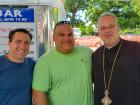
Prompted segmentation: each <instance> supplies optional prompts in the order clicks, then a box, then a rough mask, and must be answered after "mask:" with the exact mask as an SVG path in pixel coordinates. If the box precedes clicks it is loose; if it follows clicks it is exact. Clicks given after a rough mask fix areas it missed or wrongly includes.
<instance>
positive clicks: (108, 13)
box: [98, 12, 118, 27]
mask: <svg viewBox="0 0 140 105" xmlns="http://www.w3.org/2000/svg"><path fill="white" fill-rule="evenodd" d="M104 16H112V17H114V19H115V21H116V23H117V25H118V20H117V17H116V15H115V14H113V13H111V12H103V13H102V14H101V15H100V16H99V18H98V27H99V21H100V19H101V18H102V17H104Z"/></svg>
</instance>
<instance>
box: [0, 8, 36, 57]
mask: <svg viewBox="0 0 140 105" xmlns="http://www.w3.org/2000/svg"><path fill="white" fill-rule="evenodd" d="M29 14H30V15H29ZM34 17H35V16H34V8H16V9H14V8H13V9H11V8H5V9H4V8H2V9H0V24H1V25H0V55H2V54H6V53H7V52H8V34H9V31H10V30H12V29H15V28H26V29H28V30H29V31H30V32H31V33H32V35H33V39H32V43H31V47H30V54H29V55H28V56H31V57H33V58H34V59H37V58H36V57H37V50H36V45H37V44H36V27H35V26H36V24H35V19H34Z"/></svg>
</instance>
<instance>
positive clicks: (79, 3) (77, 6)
mask: <svg viewBox="0 0 140 105" xmlns="http://www.w3.org/2000/svg"><path fill="white" fill-rule="evenodd" d="M64 6H65V9H66V15H67V18H69V19H70V21H71V23H72V25H73V26H79V25H80V24H83V21H82V20H81V19H80V16H77V12H78V11H84V10H86V9H87V7H88V2H86V1H85V0H65V1H64Z"/></svg>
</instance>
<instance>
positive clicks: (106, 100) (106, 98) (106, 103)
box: [101, 90, 112, 105]
mask: <svg viewBox="0 0 140 105" xmlns="http://www.w3.org/2000/svg"><path fill="white" fill-rule="evenodd" d="M104 94H105V96H104V98H102V99H101V103H102V104H103V105H110V104H111V103H112V100H111V99H110V98H109V96H108V94H109V91H108V90H105V92H104Z"/></svg>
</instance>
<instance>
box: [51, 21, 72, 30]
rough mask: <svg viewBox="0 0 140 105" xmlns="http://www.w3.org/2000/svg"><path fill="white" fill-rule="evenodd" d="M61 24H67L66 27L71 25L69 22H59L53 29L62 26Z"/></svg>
mask: <svg viewBox="0 0 140 105" xmlns="http://www.w3.org/2000/svg"><path fill="white" fill-rule="evenodd" d="M63 24H68V25H71V23H70V22H69V21H59V22H58V23H56V25H55V27H54V29H55V28H56V27H57V26H59V25H63Z"/></svg>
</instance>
